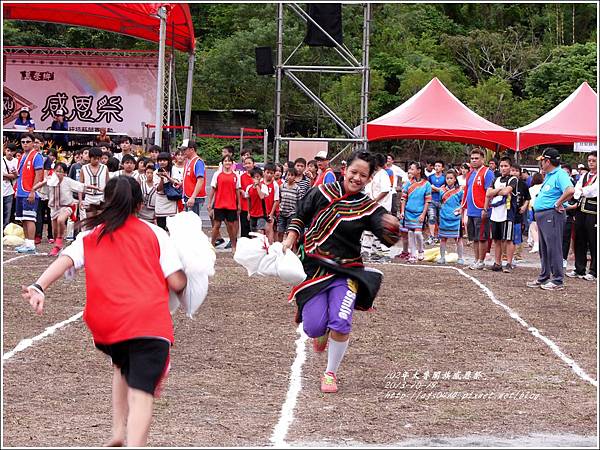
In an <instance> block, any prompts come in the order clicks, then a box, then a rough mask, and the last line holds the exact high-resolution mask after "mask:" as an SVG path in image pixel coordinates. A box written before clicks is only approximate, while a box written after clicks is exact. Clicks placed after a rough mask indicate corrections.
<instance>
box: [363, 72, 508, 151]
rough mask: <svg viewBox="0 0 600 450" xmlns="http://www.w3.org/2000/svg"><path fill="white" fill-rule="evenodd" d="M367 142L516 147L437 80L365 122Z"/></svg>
mask: <svg viewBox="0 0 600 450" xmlns="http://www.w3.org/2000/svg"><path fill="white" fill-rule="evenodd" d="M358 130H360V128H359V129H358ZM367 138H368V140H369V141H377V140H382V139H430V140H435V141H457V142H466V143H470V144H476V145H481V146H484V147H488V148H491V149H494V148H496V144H499V145H501V146H504V147H508V148H515V147H516V136H515V133H514V132H513V131H511V130H507V129H506V128H503V127H501V126H499V125H496V124H493V123H492V122H490V121H488V120H486V119H484V118H483V117H481V116H479V115H477V114H476V113H474V112H473V111H471V110H470V109H469V108H467V107H466V106H465V105H464V104H463V103H461V102H460V100H458V99H457V98H456V97H455V96H454V95H453V94H452V93H451V92H450V91H449V90H448V89H446V86H444V85H443V84H442V83H441V82H440V80H438V79H437V78H434V79H433V80H431V81H430V82H429V83H428V84H427V85H426V86H425V87H424V88H423V89H421V90H420V91H419V92H417V93H416V94H415V95H413V96H412V97H411V98H410V99H408V100H407V101H406V102H404V103H403V104H402V105H400V106H399V107H397V108H396V109H394V110H393V111H390V112H389V113H387V114H385V115H383V116H381V117H379V118H378V119H375V120H372V121H370V122H368V123H367Z"/></svg>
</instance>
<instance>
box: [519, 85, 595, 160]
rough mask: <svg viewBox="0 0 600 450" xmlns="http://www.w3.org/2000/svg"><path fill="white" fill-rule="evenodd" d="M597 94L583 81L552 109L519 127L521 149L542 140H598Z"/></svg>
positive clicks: (555, 142)
mask: <svg viewBox="0 0 600 450" xmlns="http://www.w3.org/2000/svg"><path fill="white" fill-rule="evenodd" d="M597 108H598V94H596V93H595V92H594V90H593V89H592V88H591V87H590V85H589V84H587V82H585V81H584V82H583V83H582V84H581V86H579V87H578V88H577V90H576V91H575V92H573V93H572V94H571V95H569V96H568V97H567V98H566V99H565V100H563V101H562V103H560V104H559V105H558V106H557V107H556V108H554V109H553V110H552V111H549V112H547V113H546V114H544V115H543V116H542V117H540V118H539V119H537V120H536V121H534V122H532V123H530V124H529V125H525V126H524V127H521V128H518V129H516V130H515V131H516V132H517V133H518V138H517V139H518V140H517V142H518V145H519V150H524V149H526V148H528V147H533V146H534V145H542V144H572V143H574V142H596V141H597V140H598V109H597Z"/></svg>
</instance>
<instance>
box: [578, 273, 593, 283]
mask: <svg viewBox="0 0 600 450" xmlns="http://www.w3.org/2000/svg"><path fill="white" fill-rule="evenodd" d="M581 278H583V279H584V280H586V281H596V277H595V276H594V275H592V274H591V273H588V274H586V275H584V276H582V277H581Z"/></svg>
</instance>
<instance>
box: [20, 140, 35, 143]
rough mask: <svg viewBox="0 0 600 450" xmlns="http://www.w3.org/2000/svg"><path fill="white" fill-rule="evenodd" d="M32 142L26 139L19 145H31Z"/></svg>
mask: <svg viewBox="0 0 600 450" xmlns="http://www.w3.org/2000/svg"><path fill="white" fill-rule="evenodd" d="M32 142H33V141H32V140H30V139H28V140H26V141H21V144H31V143H32Z"/></svg>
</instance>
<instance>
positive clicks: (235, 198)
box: [207, 155, 240, 254]
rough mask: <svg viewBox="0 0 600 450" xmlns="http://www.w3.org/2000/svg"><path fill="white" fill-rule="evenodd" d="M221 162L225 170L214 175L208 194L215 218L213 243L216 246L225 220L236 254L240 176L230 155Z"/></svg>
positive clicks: (211, 213) (210, 210)
mask: <svg viewBox="0 0 600 450" xmlns="http://www.w3.org/2000/svg"><path fill="white" fill-rule="evenodd" d="M221 163H222V164H223V170H221V171H220V172H216V173H215V174H214V175H213V178H212V182H211V183H210V185H211V187H212V189H211V191H210V194H209V196H208V208H207V209H208V214H209V215H210V216H211V217H212V219H213V226H212V236H211V243H212V245H213V247H214V246H215V244H216V242H217V237H218V235H219V229H220V228H221V222H223V221H224V222H225V226H226V227H227V234H228V235H229V240H230V242H231V250H232V251H233V253H234V254H235V247H236V244H237V221H238V214H239V213H240V191H239V189H240V177H239V176H238V174H237V173H235V172H234V171H233V158H232V157H231V156H230V155H226V156H224V157H223V159H222V160H221Z"/></svg>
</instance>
